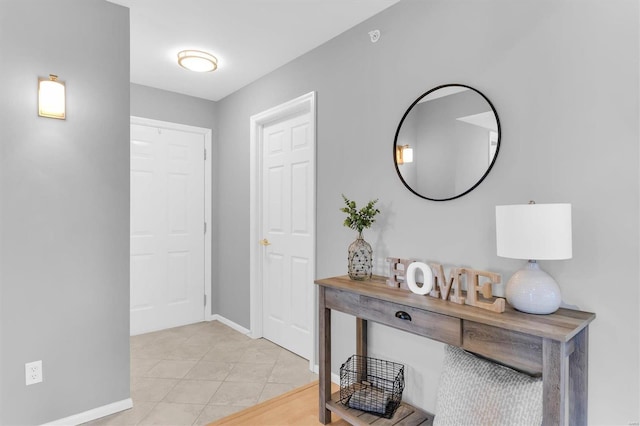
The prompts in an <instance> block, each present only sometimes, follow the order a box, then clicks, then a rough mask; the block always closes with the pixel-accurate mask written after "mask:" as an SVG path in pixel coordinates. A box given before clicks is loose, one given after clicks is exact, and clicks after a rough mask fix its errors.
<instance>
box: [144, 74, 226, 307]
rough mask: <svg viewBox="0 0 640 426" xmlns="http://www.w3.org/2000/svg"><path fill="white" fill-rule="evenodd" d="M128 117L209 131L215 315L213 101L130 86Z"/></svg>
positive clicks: (215, 147)
mask: <svg viewBox="0 0 640 426" xmlns="http://www.w3.org/2000/svg"><path fill="white" fill-rule="evenodd" d="M131 115H132V116H135V117H144V118H151V119H153V120H162V121H168V122H171V123H180V124H186V125H189V126H196V127H203V128H205V129H211V144H212V151H213V152H211V153H209V155H210V158H211V159H212V160H213V163H212V164H213V170H212V171H211V175H212V176H211V179H212V180H213V183H212V186H211V188H212V192H213V193H212V204H213V205H212V212H211V213H212V216H213V217H212V221H213V223H212V224H211V226H210V228H209V229H210V232H209V237H210V238H211V239H212V244H211V258H212V262H211V280H212V283H210V285H211V287H212V288H211V313H212V314H215V313H217V312H218V300H219V297H218V296H217V286H216V285H215V283H216V281H217V272H218V263H217V262H218V251H219V247H218V238H217V237H216V236H217V235H218V226H217V225H218V221H217V220H216V217H217V215H218V210H219V208H220V206H219V204H218V202H217V199H218V184H217V182H219V178H220V177H219V176H218V174H217V173H218V172H217V163H218V162H219V161H220V160H219V159H218V157H219V155H218V143H217V139H218V133H217V128H218V124H217V123H218V121H217V118H218V114H217V105H216V102H213V101H209V100H207V99H202V98H196V97H193V96H187V95H182V94H180V93H174V92H169V91H166V90H162V89H156V88H154V87H148V86H142V85H140V84H133V83H132V84H131Z"/></svg>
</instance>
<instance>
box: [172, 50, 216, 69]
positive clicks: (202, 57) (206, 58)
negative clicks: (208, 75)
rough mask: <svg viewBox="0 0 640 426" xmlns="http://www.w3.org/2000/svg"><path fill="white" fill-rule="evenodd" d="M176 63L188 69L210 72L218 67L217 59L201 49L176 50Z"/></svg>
mask: <svg viewBox="0 0 640 426" xmlns="http://www.w3.org/2000/svg"><path fill="white" fill-rule="evenodd" d="M178 64H180V66H181V67H182V68H185V69H188V70H190V71H196V72H211V71H215V70H216V69H217V68H218V59H217V58H216V57H215V56H213V55H211V54H209V53H207V52H203V51H201V50H183V51H181V52H178Z"/></svg>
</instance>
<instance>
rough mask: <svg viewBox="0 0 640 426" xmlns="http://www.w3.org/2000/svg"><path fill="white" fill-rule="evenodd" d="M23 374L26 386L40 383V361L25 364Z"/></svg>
mask: <svg viewBox="0 0 640 426" xmlns="http://www.w3.org/2000/svg"><path fill="white" fill-rule="evenodd" d="M24 373H25V378H26V383H27V386H29V385H33V384H36V383H40V382H42V361H33V362H28V363H26V364H25V365H24Z"/></svg>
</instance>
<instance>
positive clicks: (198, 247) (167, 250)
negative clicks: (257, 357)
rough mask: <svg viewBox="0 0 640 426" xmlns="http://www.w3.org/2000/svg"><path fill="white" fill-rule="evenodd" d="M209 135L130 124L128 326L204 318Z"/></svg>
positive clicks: (144, 328) (150, 327)
mask: <svg viewBox="0 0 640 426" xmlns="http://www.w3.org/2000/svg"><path fill="white" fill-rule="evenodd" d="M203 153H204V136H203V135H202V134H196V133H191V132H186V131H179V130H174V129H164V128H158V127H155V126H145V125H140V124H133V123H132V124H131V334H132V335H133V334H139V333H145V332H148V331H154V330H160V329H164V328H169V327H175V326H179V325H184V324H190V323H194V322H198V321H202V320H203V319H204V303H203V301H204V155H203Z"/></svg>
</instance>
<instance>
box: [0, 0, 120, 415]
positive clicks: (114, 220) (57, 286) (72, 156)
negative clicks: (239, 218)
mask: <svg viewBox="0 0 640 426" xmlns="http://www.w3.org/2000/svg"><path fill="white" fill-rule="evenodd" d="M0 52H1V54H2V58H1V60H0V64H1V65H0V66H1V68H0V75H1V77H2V82H3V89H2V93H3V96H2V103H0V140H1V143H0V193H1V197H0V199H1V200H2V205H1V208H0V215H1V216H0V235H1V236H2V238H1V239H0V247H1V249H0V250H1V251H0V294H1V297H0V345H1V346H0V354H1V358H0V401H2V407H0V424H3V425H18V424H41V423H44V422H48V421H53V420H57V419H61V418H64V417H67V416H70V415H74V414H77V413H80V412H84V411H87V410H91V409H94V408H96V407H100V406H103V405H106V404H110V403H113V402H116V401H122V400H126V399H127V398H129V12H128V10H127V9H125V8H123V7H120V6H116V5H114V4H111V3H106V2H104V1H102V0H82V1H80V0H57V1H44V0H41V1H35V0H21V1H4V0H3V1H1V2H0ZM49 73H53V74H58V75H59V77H60V79H61V80H64V81H66V86H67V117H68V118H67V120H66V121H60V120H54V119H48V118H41V117H38V116H37V105H36V103H37V78H38V76H47V75H48V74H49ZM35 360H42V362H43V377H44V382H43V383H40V384H36V385H32V386H28V387H27V386H25V373H24V364H25V363H26V362H30V361H35Z"/></svg>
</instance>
